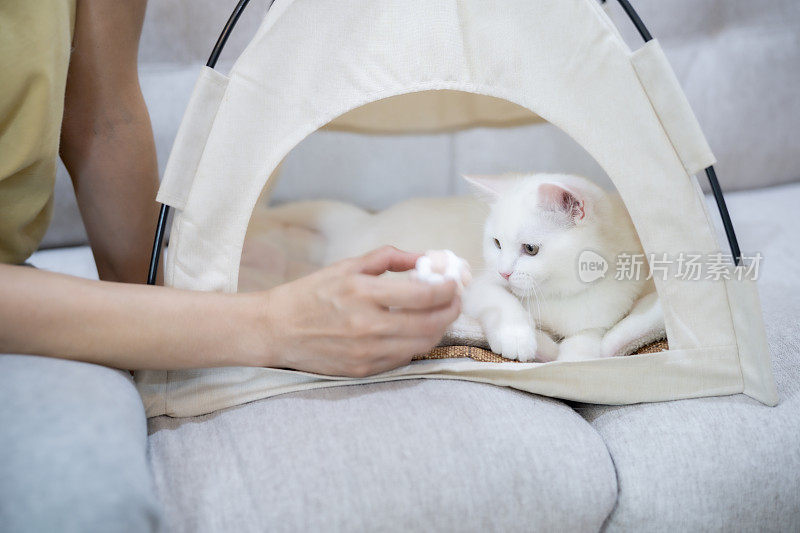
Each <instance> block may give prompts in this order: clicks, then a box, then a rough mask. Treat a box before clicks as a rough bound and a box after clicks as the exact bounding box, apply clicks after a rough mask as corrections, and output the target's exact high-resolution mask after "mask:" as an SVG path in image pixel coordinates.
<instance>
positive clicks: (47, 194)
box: [0, 0, 75, 263]
mask: <svg viewBox="0 0 800 533" xmlns="http://www.w3.org/2000/svg"><path fill="white" fill-rule="evenodd" d="M74 24H75V0H2V1H0V262H2V263H22V262H24V261H25V259H26V258H27V257H28V256H29V255H30V254H32V253H33V252H34V251H35V250H36V247H37V246H38V245H39V242H40V241H41V239H42V237H43V236H44V232H45V230H46V229H47V225H48V224H49V222H50V216H51V212H52V205H53V186H54V181H55V173H56V157H58V142H59V137H60V132H61V119H62V115H63V112H64V89H65V87H66V80H67V68H68V65H69V55H70V47H71V43H72V32H73V28H74Z"/></svg>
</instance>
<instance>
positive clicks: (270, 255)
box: [239, 91, 667, 361]
mask: <svg viewBox="0 0 800 533" xmlns="http://www.w3.org/2000/svg"><path fill="white" fill-rule="evenodd" d="M476 174H477V175H481V176H486V175H489V176H500V177H507V178H508V179H512V180H519V181H521V182H526V181H536V180H539V179H542V176H544V175H548V176H551V177H552V180H555V181H556V182H558V180H559V179H561V178H559V176H561V175H576V176H581V177H585V178H586V179H588V180H589V181H590V182H591V184H593V185H596V186H598V187H599V188H600V189H597V191H601V192H599V193H598V192H597V191H595V190H594V189H592V190H588V189H587V190H586V191H583V190H580V188H579V189H578V190H576V191H574V192H575V194H576V198H577V199H579V200H580V201H581V202H583V201H585V202H586V216H587V217H589V218H590V219H591V220H589V219H587V220H576V221H574V222H575V223H574V225H575V227H576V228H577V227H578V226H581V225H582V224H596V225H598V226H599V225H602V226H603V229H602V231H601V233H602V234H604V235H605V234H607V233H608V232H609V231H610V232H613V231H618V232H620V233H625V231H629V232H631V233H632V235H633V239H634V241H635V243H632V242H631V241H630V239H629V240H628V241H626V240H625V239H618V240H616V241H615V240H614V239H608V241H609V242H605V241H603V243H599V242H591V241H590V240H589V241H584V244H585V246H584V248H585V249H580V250H578V249H577V248H576V249H575V250H574V252H575V253H574V254H572V255H570V256H569V259H566V257H567V256H565V255H560V256H557V257H548V256H547V254H542V256H543V257H542V259H543V260H544V261H551V262H554V261H560V262H562V263H564V264H560V265H559V269H560V270H562V275H564V274H563V272H569V275H570V276H574V277H575V278H576V279H577V280H578V283H579V284H582V285H576V284H573V285H570V286H571V287H577V288H576V291H579V292H580V290H581V289H580V287H581V286H583V287H585V289H586V290H585V291H583V292H585V294H577V292H576V294H575V295H574V297H573V296H570V299H571V301H572V305H574V306H575V314H576V315H578V314H581V313H586V307H587V305H589V304H590V303H591V304H592V305H594V304H595V303H596V302H594V300H595V299H597V298H600V297H602V296H598V294H597V292H598V291H596V290H594V287H593V286H594V285H595V284H598V283H611V284H614V283H616V284H617V286H618V287H619V290H620V291H625V292H626V293H628V294H630V302H629V305H627V306H625V305H623V306H622V307H625V308H624V309H623V308H622V307H620V306H616V307H614V306H611V307H614V308H613V309H611V308H609V311H608V313H609V316H610V315H611V314H613V313H616V314H617V315H619V316H616V318H609V319H608V321H607V322H608V323H609V324H610V325H611V327H609V328H608V330H607V331H603V332H602V333H601V334H598V335H595V336H599V337H600V338H601V340H602V341H603V342H605V345H604V347H603V350H605V351H606V352H608V351H613V352H615V353H614V355H627V354H630V353H634V352H638V351H640V350H644V351H660V350H662V349H666V348H667V342H666V333H665V331H664V325H663V319H661V318H660V305H659V302H658V297H657V294H656V289H655V285H654V282H653V280H649V279H647V278H648V277H649V273H650V272H649V261H648V257H647V255H646V254H645V253H644V251H643V250H642V249H641V245H638V235H637V234H636V230H635V228H634V227H633V225H632V222H631V221H630V218H629V215H628V214H627V209H626V208H625V207H624V204H622V202H621V200H619V199H618V196H617V195H616V190H615V188H614V185H613V183H612V182H611V180H610V179H609V177H608V176H607V175H606V173H605V172H604V171H603V169H602V168H601V167H600V166H599V165H598V164H597V162H596V161H595V160H594V159H593V158H592V157H591V156H590V155H589V154H588V153H587V152H586V151H585V150H584V149H583V148H582V147H581V146H580V145H578V144H577V143H576V142H575V141H574V140H572V139H571V138H570V137H569V136H568V135H566V134H565V133H564V132H563V131H562V130H560V129H559V128H557V127H556V126H554V125H552V124H550V123H548V122H546V121H544V120H543V119H541V118H540V117H539V116H537V115H536V114H534V113H532V112H531V111H529V110H527V109H525V108H523V107H521V106H518V105H516V104H513V103H511V102H508V101H505V100H501V99H498V98H494V97H490V96H483V95H476V94H471V93H465V92H460V91H425V92H420V93H411V94H405V95H400V96H395V97H392V98H387V99H384V100H379V101H377V102H373V103H370V104H367V105H365V106H362V107H359V108H356V109H354V110H352V111H350V112H348V113H346V114H344V115H342V116H340V117H338V118H336V119H335V120H333V121H332V122H331V123H329V124H328V125H326V126H325V127H323V128H321V129H320V130H318V131H316V132H315V133H313V134H311V135H310V136H308V137H306V138H305V139H304V140H303V141H302V142H301V143H299V144H298V145H297V146H296V147H295V148H294V149H293V150H292V151H291V152H290V153H289V154H288V155H287V156H286V157H285V158H284V160H283V162H282V163H281V165H280V166H279V167H278V169H277V170H276V171H275V172H274V173H273V175H272V176H271V177H270V179H269V180H268V181H267V185H266V186H265V188H264V191H263V192H262V196H261V199H260V200H259V202H258V203H257V205H256V207H255V209H254V211H253V214H252V216H251V219H250V224H249V226H248V230H247V236H246V239H245V243H244V248H243V254H242V261H241V264H240V269H239V291H242V292H249V291H256V290H266V289H269V288H272V287H274V286H277V285H279V284H281V283H286V282H289V281H292V280H294V279H297V278H300V277H302V276H305V275H308V274H310V273H312V272H314V271H316V270H318V269H320V268H323V267H324V266H326V265H329V264H331V263H333V262H335V261H338V260H340V259H343V258H346V257H350V256H354V255H361V254H364V253H366V252H368V251H370V250H371V249H374V248H377V247H379V246H381V245H385V244H390V245H394V246H397V247H399V248H401V249H407V250H409V251H413V252H419V253H424V252H426V250H431V249H450V250H453V251H454V252H455V253H456V254H458V255H459V256H462V257H464V258H465V259H467V260H468V261H469V263H470V264H471V266H472V269H473V274H474V275H476V276H480V275H481V274H483V273H485V272H487V271H488V270H489V269H490V268H496V265H495V266H494V267H489V266H488V265H487V259H486V257H485V250H484V246H483V244H484V243H483V241H484V238H485V236H484V231H483V228H484V225H485V224H486V220H487V217H488V216H489V213H490V209H491V207H490V204H491V202H487V201H486V199H481V198H479V197H478V196H476V195H475V194H474V186H473V185H470V184H469V183H468V181H467V180H466V179H464V177H462V175H476ZM512 176H515V177H512ZM571 187H572V188H574V187H575V185H574V183H571V182H570V183H566V184H565V188H566V189H568V190H571V189H570V188H571ZM584 194H586V195H587V196H586V198H582V195H584ZM597 194H601V195H602V196H601V197H600V198H598V197H597V196H596V195H597ZM589 205H591V206H592V207H591V208H590V207H589ZM523 207H524V206H523ZM543 208H544V207H542V209H543ZM620 208H621V210H623V211H624V214H622V215H623V216H620V214H621V212H620ZM548 209H550V207H548ZM590 209H591V211H590ZM609 209H610V210H611V211H609ZM531 213H535V210H534V211H531ZM559 216H560V214H559ZM561 221H562V222H564V221H567V219H566V218H565V219H563V220H561ZM569 231H570V229H569V228H565V229H564V236H562V235H557V234H554V235H552V236H548V237H549V238H552V239H554V240H555V239H559V238H560V239H568V238H569V237H568V236H567V233H568V232H569ZM598 231H599V230H598ZM556 233H557V232H556ZM544 237H545V236H543V238H544ZM526 244H527V243H526ZM539 244H541V246H548V245H549V244H550V243H549V242H548V243H547V244H545V243H539ZM537 245H538V244H537ZM557 245H559V246H560V243H559V244H557ZM573 256H574V257H573ZM490 261H491V260H490ZM520 268H523V267H520ZM542 272H547V269H545V270H543V271H542ZM617 278H618V279H617ZM547 283H548V281H547V280H546V279H543V280H541V282H540V283H537V282H534V284H535V287H534V286H533V285H532V286H531V292H530V294H528V295H525V294H524V292H523V293H518V294H517V296H518V297H519V299H520V302H521V304H522V305H523V306H525V307H526V309H527V310H528V311H529V313H530V318H531V324H532V325H535V326H536V327H538V328H540V329H541V330H543V331H544V333H545V334H546V335H548V336H549V337H550V338H552V339H553V341H554V343H556V344H559V343H562V342H564V341H565V339H569V337H570V336H572V335H571V334H572V333H574V332H573V331H569V332H566V331H565V330H563V329H562V328H561V324H560V322H559V321H558V320H555V321H554V320H552V319H551V318H550V317H548V316H547V313H551V312H552V313H556V312H559V313H560V312H562V311H561V310H560V309H559V310H558V311H556V310H554V309H553V307H555V306H561V305H562V304H563V305H564V306H565V308H567V309H568V308H569V305H570V304H569V303H568V302H566V301H564V302H557V301H554V300H553V298H554V297H553V296H547V294H548V286H547ZM553 283H555V282H553ZM565 283H566V282H565ZM634 284H635V285H636V288H634V286H633V285H634ZM468 290H469V289H468ZM598 305H599V307H598V309H601V308H603V305H602V304H598ZM554 322H555V324H553V323H554ZM602 322H603V321H600V323H602ZM476 324H477V323H476V322H475V321H474V320H473V319H472V318H470V317H468V316H463V315H462V317H461V318H459V321H457V322H456V323H455V324H454V325H453V326H452V327H451V330H450V331H448V333H447V334H446V335H445V338H444V339H443V344H446V345H449V346H450V347H454V346H460V347H465V346H469V347H478V348H485V349H488V348H490V346H489V345H488V342H487V340H486V338H485V334H484V333H483V332H482V330H481V328H480V327H479V326H477V325H476ZM620 325H622V326H623V327H619V326H620ZM615 327H616V329H615ZM595 333H597V332H595ZM448 349H449V350H450V352H449V354H450V355H453V356H457V355H454V354H456V351H454V349H453V348H448ZM617 352H618V353H617ZM458 353H467V354H469V353H470V352H469V350H466V351H465V350H463V349H462V350H461V351H460V352H458ZM475 353H478V352H473V354H472V355H475ZM447 354H448V352H445V355H447ZM422 355H424V354H422ZM439 355H441V353H439ZM479 355H480V354H479ZM484 355H485V354H484ZM604 355H610V354H608V353H604ZM489 360H494V359H489ZM498 360H500V361H503V360H504V359H503V358H499V359H498Z"/></svg>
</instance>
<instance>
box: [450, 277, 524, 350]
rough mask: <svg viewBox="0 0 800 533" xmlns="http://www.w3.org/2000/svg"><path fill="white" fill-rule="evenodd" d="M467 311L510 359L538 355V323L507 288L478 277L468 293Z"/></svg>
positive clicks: (465, 309) (491, 346) (465, 300)
mask: <svg viewBox="0 0 800 533" xmlns="http://www.w3.org/2000/svg"><path fill="white" fill-rule="evenodd" d="M464 313H466V314H467V315H469V316H471V317H473V318H475V319H477V320H478V321H479V322H480V324H481V327H482V328H483V333H484V335H486V340H487V341H488V342H489V347H490V348H491V349H492V351H493V352H495V353H499V354H500V355H502V356H503V357H505V358H507V359H516V360H519V361H533V360H534V359H535V358H536V349H537V346H538V344H537V338H536V326H535V324H533V321H532V320H531V318H530V316H529V315H528V311H527V310H526V309H525V308H524V307H523V306H522V304H521V303H520V301H519V300H518V299H517V298H516V297H515V296H514V295H513V294H511V293H509V292H508V291H507V290H505V288H503V287H501V286H500V285H497V284H496V283H493V282H491V281H487V280H485V279H478V280H476V281H475V283H473V284H472V286H471V287H470V288H469V289H468V290H467V291H466V292H465V293H464Z"/></svg>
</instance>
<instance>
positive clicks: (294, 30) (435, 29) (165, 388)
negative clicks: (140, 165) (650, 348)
mask: <svg viewBox="0 0 800 533" xmlns="http://www.w3.org/2000/svg"><path fill="white" fill-rule="evenodd" d="M365 21H369V22H368V23H367V22H365ZM668 69H669V65H668V64H667V63H666V60H665V58H664V57H663V52H661V50H660V47H659V46H658V43H657V42H651V43H650V44H649V45H648V46H647V47H646V48H645V49H644V50H642V51H639V52H638V53H632V52H631V50H630V49H629V48H628V47H627V45H626V44H625V43H624V42H623V41H622V39H621V38H620V36H619V33H618V32H617V30H616V28H614V26H613V24H612V23H611V22H610V20H609V19H608V18H607V16H606V15H605V13H604V12H603V10H602V9H601V8H600V7H599V6H598V5H597V3H596V2H595V1H594V0H538V1H535V2H530V1H528V0H503V1H499V2H492V3H490V4H489V3H485V2H479V1H477V0H451V1H446V2H425V1H424V0H416V1H408V2H369V1H366V0H363V1H360V2H346V3H342V2H336V1H333V0H278V1H277V2H275V4H274V5H273V7H272V8H271V9H270V11H269V12H268V14H267V17H266V18H265V19H264V22H263V23H262V25H261V27H260V29H259V31H258V32H257V34H256V36H255V37H254V38H253V40H252V42H251V43H250V45H249V46H248V47H247V48H246V50H245V51H244V52H243V53H242V55H241V56H240V58H239V59H238V61H237V62H236V64H235V65H234V67H233V69H232V70H231V72H230V74H229V76H227V77H223V76H222V75H219V74H211V73H209V72H207V71H204V72H203V74H202V75H201V78H200V80H199V82H198V87H197V89H196V91H195V96H196V101H195V100H194V99H193V101H192V104H191V105H190V107H189V110H188V111H187V115H186V116H185V118H184V123H183V124H182V126H181V131H180V133H179V135H178V140H177V141H176V146H175V148H174V150H173V157H172V158H171V160H170V164H169V170H168V172H167V174H166V176H165V178H164V183H163V185H162V194H160V198H162V199H164V200H165V201H167V200H168V201H174V207H176V208H177V212H176V214H175V217H174V220H173V224H172V234H171V244H170V249H169V253H168V254H167V263H166V271H165V280H166V283H167V284H168V285H171V286H175V287H179V288H185V289H194V290H207V291H227V292H234V291H236V290H237V280H238V274H239V272H238V269H239V261H240V257H241V251H242V246H243V242H244V237H245V234H246V230H247V226H248V222H249V219H250V214H251V213H252V211H253V208H254V206H255V204H256V202H257V201H258V198H259V197H260V195H261V194H262V191H263V190H264V188H265V185H267V186H269V185H270V184H269V183H267V178H268V177H269V176H271V175H273V173H274V171H275V170H276V168H277V167H278V165H279V164H280V162H281V160H282V159H283V158H284V157H285V156H286V154H287V153H288V152H289V151H290V150H291V149H292V148H293V147H294V146H296V145H297V144H298V143H299V142H300V141H301V140H303V139H304V138H305V137H306V136H307V135H309V134H311V133H312V132H314V131H316V130H317V129H319V128H321V127H324V126H326V125H329V124H331V123H332V122H334V121H335V120H336V119H337V118H338V119H340V120H341V122H340V125H341V126H342V127H343V128H350V129H354V130H360V131H364V132H367V133H368V132H371V131H372V132H374V131H380V130H382V129H387V130H391V131H397V130H396V129H394V128H396V127H400V126H402V128H403V129H407V130H409V131H414V130H418V129H431V128H445V129H446V128H457V127H468V126H470V125H473V124H476V123H481V122H482V121H485V120H488V119H490V118H491V117H492V116H493V115H492V113H493V110H498V109H499V110H501V111H503V112H502V113H500V115H498V116H500V117H503V121H505V123H507V124H513V123H514V122H515V121H519V120H531V121H532V120H536V118H537V117H541V118H542V119H544V120H547V121H549V122H551V123H552V124H554V125H556V126H558V127H559V128H561V129H562V130H563V131H564V132H566V133H567V134H568V135H570V136H571V137H572V138H573V139H574V140H575V141H576V142H578V144H580V145H581V146H583V148H585V149H586V151H587V152H588V153H589V154H590V155H592V156H593V157H594V158H595V159H596V160H597V162H598V163H599V164H600V166H601V167H602V168H603V169H604V170H605V172H606V173H607V174H608V176H609V177H610V178H611V180H612V181H613V183H614V184H615V186H616V188H617V190H618V191H619V193H620V195H621V196H622V199H623V200H624V201H625V203H626V205H627V207H628V210H629V212H630V215H631V218H632V220H633V222H634V224H635V226H636V229H637V231H638V233H639V236H640V239H641V241H642V244H643V247H644V249H645V251H646V252H649V253H655V254H658V255H659V256H661V255H663V254H665V255H666V257H669V258H677V257H678V256H679V255H680V254H681V253H684V252H692V253H699V254H706V255H711V254H718V253H720V251H721V250H720V247H719V243H718V241H717V239H716V238H715V235H714V232H713V228H712V225H711V224H710V222H709V219H708V214H707V212H706V211H705V205H704V203H703V199H702V197H701V195H700V194H699V189H698V187H697V182H696V181H695V179H694V177H693V176H692V174H691V173H690V170H691V171H696V170H698V169H699V168H701V167H702V166H703V165H706V164H707V163H708V162H709V161H713V155H711V151H710V149H708V144H707V143H706V141H705V138H704V137H703V135H702V132H701V131H700V129H699V126H698V125H697V121H696V119H695V118H694V115H693V114H692V112H691V109H690V108H689V106H688V103H687V102H686V99H685V96H684V95H683V92H682V91H681V90H680V87H679V86H678V85H677V82H676V81H675V78H674V74H673V73H672V72H671V70H668ZM431 91H433V92H431ZM409 94H412V95H424V94H428V95H430V94H433V95H435V96H433V97H431V96H428V97H427V98H434V100H430V101H429V102H436V101H437V100H441V99H443V98H447V97H448V96H450V97H452V96H455V100H452V102H455V103H452V104H448V105H449V106H450V107H446V106H440V105H438V104H431V103H428V104H424V100H425V98H426V97H425V96H418V97H416V98H417V99H416V100H415V99H413V97H412V99H411V100H405V101H406V102H411V103H413V102H415V101H416V103H417V104H424V105H427V106H429V107H428V109H429V111H428V112H426V113H416V114H413V113H412V114H408V115H405V114H403V113H399V114H397V113H395V112H394V111H390V107H391V106H390V107H387V105H389V103H390V102H391V99H392V98H399V97H400V96H401V95H409ZM461 94H468V95H472V96H469V97H462V96H456V95H461ZM486 97H488V99H487V98H486ZM498 101H505V102H509V104H508V105H505V104H504V105H502V106H500V104H498ZM374 102H384V105H380V104H377V105H374V104H373V103H374ZM368 104H373V105H368ZM484 105H485V106H486V107H482V106H484ZM498 106H499V107H498ZM520 108H521V109H523V110H527V111H524V112H522V111H519V109H520ZM437 109H440V110H442V112H441V113H440V114H438V115H437V114H436V112H435V111H436V110H437ZM354 110H355V111H354ZM373 112H374V113H376V114H374V115H373V114H372V113H373ZM398 116H403V117H417V119H418V123H417V124H414V123H412V121H406V122H403V121H402V120H400V119H399V118H398ZM459 116H460V118H458V117H459ZM393 119H397V120H398V122H397V123H396V124H395V125H394V126H392V125H389V124H384V121H391V120H393ZM404 120H405V119H404ZM420 121H421V122H420ZM503 121H501V122H500V123H496V125H502V122H503ZM198 124H199V125H201V126H202V127H200V126H197V125H198ZM334 124H335V122H334ZM206 132H207V134H206ZM183 143H187V144H186V145H184V144H183ZM201 147H202V148H201ZM670 273H671V274H674V271H670ZM655 281H656V288H657V291H658V294H659V298H660V300H661V303H662V308H663V310H664V315H665V325H666V330H667V337H668V339H669V344H670V348H671V349H670V350H669V351H667V352H664V353H662V354H657V355H655V356H654V355H648V356H646V358H644V356H634V357H629V358H624V359H623V358H611V359H604V360H593V361H582V362H553V363H546V364H540V363H531V364H515V365H510V366H509V365H504V364H492V363H477V362H469V361H419V362H415V363H413V364H411V365H409V366H407V367H403V368H400V369H396V370H394V371H391V372H388V373H386V374H382V375H380V376H377V377H373V378H370V379H365V380H350V379H343V378H332V377H326V376H316V375H311V374H306V373H302V372H294V371H288V370H279V369H252V368H229V369H207V370H191V371H140V372H137V382H138V384H139V387H140V391H141V393H142V396H143V398H144V400H145V405H146V407H147V410H148V415H149V416H154V415H159V414H169V415H172V416H192V415H197V414H202V413H207V412H210V411H214V410H217V409H222V408H225V407H230V406H232V405H237V404H240V403H244V402H247V401H252V400H255V399H259V398H264V397H268V396H271V395H274V394H280V393H282V392H289V391H292V390H301V389H307V388H314V387H320V386H331V385H335V384H350V383H361V382H370V381H383V380H389V379H411V378H416V377H432V378H445V379H447V378H450V379H469V380H474V381H481V382H486V383H494V384H497V385H504V386H512V387H515V388H519V389H522V390H527V391H530V392H535V393H539V394H545V395H550V396H555V397H559V398H567V399H572V400H578V401H587V402H596V403H611V404H623V403H633V402H644V401H660V400H669V399H676V398H688V397H696V396H707V395H720V394H734V393H739V392H743V391H744V392H746V393H747V394H749V395H751V396H752V397H754V398H756V399H759V400H760V401H762V402H764V403H767V404H774V403H775V402H777V396H776V393H775V386H774V381H773V378H772V373H771V368H770V360H769V354H768V353H767V352H766V343H765V342H764V340H763V329H764V327H763V322H762V318H761V314H760V306H759V305H758V301H757V295H756V294H755V292H754V291H755V289H754V288H753V282H752V281H747V280H743V281H736V280H724V279H720V280H699V281H685V280H681V279H679V278H678V277H677V276H674V275H672V276H668V277H667V278H666V279H663V280H662V279H660V278H658V277H657V278H656V279H655ZM745 369H747V371H745Z"/></svg>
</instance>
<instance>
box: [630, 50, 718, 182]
mask: <svg viewBox="0 0 800 533" xmlns="http://www.w3.org/2000/svg"><path fill="white" fill-rule="evenodd" d="M631 62H632V63H633V68H634V69H635V70H636V74H637V75H638V77H639V81H641V83H642V87H643V88H644V90H645V92H646V93H647V96H648V97H649V98H650V102H651V103H652V104H653V109H654V110H655V112H656V114H657V115H658V118H659V119H660V120H661V125H662V126H663V127H664V131H665V132H666V134H667V136H668V137H669V140H670V142H672V146H674V147H675V151H676V152H677V154H678V157H680V159H681V162H682V163H683V166H684V167H685V168H686V172H687V173H688V174H689V175H692V174H696V173H697V172H699V171H701V170H703V169H704V168H706V167H709V166H711V165H713V164H714V163H715V162H716V159H715V158H714V154H713V153H711V148H710V147H709V146H708V141H706V138H705V135H703V130H702V129H701V128H700V123H699V122H698V121H697V117H696V116H695V114H694V111H692V108H691V106H690V105H689V100H688V99H687V98H686V95H685V94H684V92H683V89H682V88H681V86H680V83H679V82H678V77H677V76H676V75H675V72H674V71H673V70H672V67H671V66H670V64H669V61H668V60H667V56H665V55H664V51H663V50H662V49H661V45H660V44H659V43H658V41H657V40H655V39H654V40H652V41H650V42H648V43H646V44H645V45H644V46H643V47H642V48H640V49H639V50H637V51H636V52H634V53H633V55H632V56H631Z"/></svg>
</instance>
